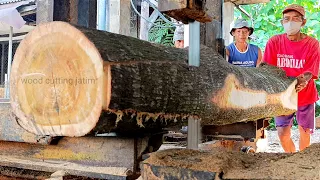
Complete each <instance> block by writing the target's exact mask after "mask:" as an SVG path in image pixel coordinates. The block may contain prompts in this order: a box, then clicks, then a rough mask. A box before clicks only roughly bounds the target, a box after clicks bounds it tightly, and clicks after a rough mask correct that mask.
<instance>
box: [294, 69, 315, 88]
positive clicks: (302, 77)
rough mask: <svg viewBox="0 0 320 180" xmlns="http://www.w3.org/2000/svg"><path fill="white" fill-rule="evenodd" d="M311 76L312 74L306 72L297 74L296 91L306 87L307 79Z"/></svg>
mask: <svg viewBox="0 0 320 180" xmlns="http://www.w3.org/2000/svg"><path fill="white" fill-rule="evenodd" d="M311 78H312V74H311V73H309V72H307V73H304V74H300V75H299V76H297V80H298V83H297V85H296V92H300V91H301V90H302V89H304V88H305V87H307V85H308V82H309V80H310V79H311Z"/></svg>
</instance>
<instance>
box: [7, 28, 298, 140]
mask: <svg viewBox="0 0 320 180" xmlns="http://www.w3.org/2000/svg"><path fill="white" fill-rule="evenodd" d="M187 56H188V53H187V49H177V48H172V47H165V46H161V45H157V44H152V43H149V42H146V41H141V40H139V39H135V38H131V37H127V36H123V35H118V34H113V33H108V32H104V31H98V30H94V29H87V28H83V27H74V26H71V25H69V24H68V23H64V22H52V23H48V24H43V25H40V26H38V27H37V28H36V29H35V30H34V31H32V32H31V33H29V34H28V35H27V36H26V38H25V39H24V40H23V41H22V42H21V43H20V46H19V48H18V50H17V52H16V55H15V58H14V62H13V65H12V71H11V72H12V73H11V88H10V91H11V92H10V95H11V106H12V108H13V112H14V113H15V115H16V116H17V117H18V123H19V124H20V125H21V126H22V127H23V128H25V129H26V130H28V131H30V132H33V133H36V134H41V135H44V134H45V135H59V136H61V135H62V136H83V135H85V134H87V133H89V132H92V133H93V132H95V133H97V132H99V133H103V132H109V131H116V132H122V133H129V134H130V133H133V132H146V131H151V132H152V131H153V130H154V129H161V128H162V127H170V126H176V125H181V124H183V123H184V124H185V123H186V122H187V121H186V120H187V118H188V117H189V116H194V118H200V119H201V122H202V125H224V124H231V123H236V122H242V121H254V120H257V119H261V118H264V117H272V116H276V115H285V114H290V113H293V112H294V111H295V110H296V107H297V93H296V92H295V89H294V87H295V84H296V81H295V80H294V79H290V78H287V77H286V76H285V73H284V72H283V71H282V70H280V69H278V68H276V67H269V66H263V67H260V68H241V67H237V66H233V65H231V64H229V63H228V62H226V61H225V60H224V59H223V58H222V57H221V56H220V55H219V54H218V53H216V52H215V51H214V50H212V49H210V48H207V47H202V49H201V64H200V67H190V66H188V63H187V62H188V60H187V58H188V57H187ZM41 79H42V83H40V82H39V81H40V80H41Z"/></svg>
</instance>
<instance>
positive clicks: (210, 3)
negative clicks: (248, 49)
mask: <svg viewBox="0 0 320 180" xmlns="http://www.w3.org/2000/svg"><path fill="white" fill-rule="evenodd" d="M222 3H223V1H222V0H207V1H206V9H207V11H206V12H207V13H208V15H209V16H210V17H213V21H212V22H208V23H204V24H202V25H201V28H200V31H201V33H200V38H201V39H200V43H201V44H204V45H206V46H208V47H212V48H213V49H215V50H216V51H217V52H219V53H220V54H222V55H224V43H223V39H222Z"/></svg>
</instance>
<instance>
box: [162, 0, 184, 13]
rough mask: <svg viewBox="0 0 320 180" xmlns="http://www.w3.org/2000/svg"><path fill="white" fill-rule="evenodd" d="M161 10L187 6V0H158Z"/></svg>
mask: <svg viewBox="0 0 320 180" xmlns="http://www.w3.org/2000/svg"><path fill="white" fill-rule="evenodd" d="M158 8H159V10H160V11H170V10H175V9H183V8H187V0H160V1H159V2H158Z"/></svg>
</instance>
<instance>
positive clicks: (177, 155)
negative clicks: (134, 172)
mask: <svg viewBox="0 0 320 180" xmlns="http://www.w3.org/2000/svg"><path fill="white" fill-rule="evenodd" d="M144 164H150V165H156V166H171V167H180V168H188V169H192V170H196V171H209V172H217V173H219V174H222V178H223V179H320V144H313V145H311V146H310V147H309V148H307V149H306V150H304V151H302V152H299V153H295V154H285V153H256V154H246V153H242V152H227V151H225V150H223V149H216V150H214V151H210V152H208V151H195V150H188V149H168V150H164V151H158V152H156V153H152V154H151V155H150V157H149V158H148V159H146V160H145V161H144Z"/></svg>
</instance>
